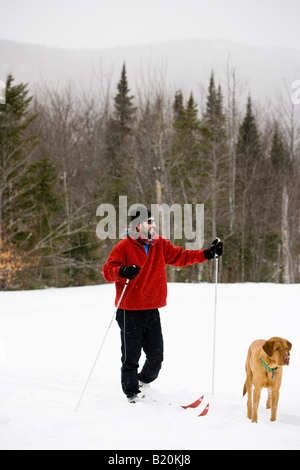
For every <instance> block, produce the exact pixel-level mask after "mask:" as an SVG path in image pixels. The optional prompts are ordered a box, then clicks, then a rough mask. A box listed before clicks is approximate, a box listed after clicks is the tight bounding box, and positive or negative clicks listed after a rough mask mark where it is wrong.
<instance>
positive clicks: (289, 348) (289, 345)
mask: <svg viewBox="0 0 300 470" xmlns="http://www.w3.org/2000/svg"><path fill="white" fill-rule="evenodd" d="M285 341H286V345H287V348H288V350H289V351H290V350H291V349H292V346H293V345H292V343H290V342H289V341H288V340H287V339H286V340H285Z"/></svg>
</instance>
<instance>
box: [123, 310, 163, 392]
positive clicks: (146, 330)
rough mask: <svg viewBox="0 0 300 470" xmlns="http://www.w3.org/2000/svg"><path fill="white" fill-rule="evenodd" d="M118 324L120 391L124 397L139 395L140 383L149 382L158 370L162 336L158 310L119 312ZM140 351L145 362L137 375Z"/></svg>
mask: <svg viewBox="0 0 300 470" xmlns="http://www.w3.org/2000/svg"><path fill="white" fill-rule="evenodd" d="M117 322H118V324H119V327H120V329H121V343H122V347H121V351H122V368H121V382H122V389H123V392H124V393H125V394H126V395H127V397H132V396H133V395H135V394H137V393H138V392H139V383H138V382H139V380H140V381H141V382H144V383H150V382H152V381H153V380H155V379H156V378H157V376H158V374H159V371H160V369H161V363H162V361H163V337H162V331H161V324H160V316H159V311H158V310H157V309H153V310H124V309H118V311H117ZM142 349H143V350H144V352H145V354H146V361H145V364H144V366H143V368H142V370H141V372H140V373H139V374H138V368H139V359H140V356H141V352H142Z"/></svg>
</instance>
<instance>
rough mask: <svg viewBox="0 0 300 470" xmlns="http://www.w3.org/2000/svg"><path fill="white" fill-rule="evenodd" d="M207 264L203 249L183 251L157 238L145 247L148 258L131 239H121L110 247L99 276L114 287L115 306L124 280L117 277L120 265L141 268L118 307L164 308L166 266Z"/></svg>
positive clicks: (143, 249)
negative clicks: (113, 283)
mask: <svg viewBox="0 0 300 470" xmlns="http://www.w3.org/2000/svg"><path fill="white" fill-rule="evenodd" d="M204 261H207V260H206V258H205V256H204V254H203V250H183V248H181V247H179V246H178V247H175V246H173V245H172V243H171V242H170V241H168V240H166V239H165V238H162V237H161V236H159V237H157V239H155V240H153V242H152V244H150V245H149V252H148V256H147V254H146V250H145V248H144V247H143V246H142V245H141V244H140V243H139V242H138V241H137V240H135V239H134V238H130V237H128V238H126V239H124V240H121V241H120V242H119V243H117V245H116V246H115V247H114V248H113V250H112V252H111V254H110V255H109V257H108V260H107V262H106V263H105V265H104V266H103V276H104V279H105V280H106V281H108V282H115V284H116V300H115V305H116V306H117V304H118V301H119V299H120V295H121V293H122V290H123V288H124V285H125V282H126V279H124V278H122V277H121V276H119V269H120V267H121V266H129V265H131V264H136V265H137V266H140V267H141V268H142V269H141V271H140V273H139V275H138V276H137V277H136V278H135V279H132V280H131V281H129V283H128V286H127V289H126V292H125V294H124V297H123V299H122V302H121V304H120V306H119V308H124V309H126V310H147V309H152V308H160V307H164V306H165V305H166V304H167V276H166V268H165V266H166V265H167V264H170V265H172V266H180V267H185V266H189V265H191V264H195V263H203V262H204Z"/></svg>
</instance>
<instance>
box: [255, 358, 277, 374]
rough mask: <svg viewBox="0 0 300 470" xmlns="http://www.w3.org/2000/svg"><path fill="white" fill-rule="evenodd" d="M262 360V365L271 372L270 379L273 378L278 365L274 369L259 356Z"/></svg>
mask: <svg viewBox="0 0 300 470" xmlns="http://www.w3.org/2000/svg"><path fill="white" fill-rule="evenodd" d="M259 359H260V360H261V362H262V365H263V366H264V367H265V368H266V369H267V370H268V371H269V372H273V373H272V379H274V372H276V370H277V369H278V367H274V369H271V367H269V366H267V364H266V363H265V361H264V360H263V359H262V358H261V357H260V358H259Z"/></svg>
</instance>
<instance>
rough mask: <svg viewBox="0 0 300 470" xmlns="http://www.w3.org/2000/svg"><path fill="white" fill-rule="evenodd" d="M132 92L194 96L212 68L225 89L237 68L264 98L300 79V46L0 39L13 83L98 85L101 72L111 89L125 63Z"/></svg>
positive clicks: (0, 60)
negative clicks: (75, 45)
mask: <svg viewBox="0 0 300 470" xmlns="http://www.w3.org/2000/svg"><path fill="white" fill-rule="evenodd" d="M124 61H125V62H126V66H127V74H128V80H129V86H130V88H131V90H132V92H133V93H136V92H137V91H138V90H140V91H141V90H145V89H146V88H147V87H151V86H153V84H154V83H155V84H159V83H161V86H165V87H166V88H167V89H168V90H170V91H175V90H177V89H181V90H182V91H183V92H185V93H190V92H191V91H193V92H194V93H195V95H196V98H197V95H199V94H200V93H201V89H203V88H205V89H207V86H208V80H209V76H210V74H211V71H212V70H214V72H215V77H216V82H217V83H219V82H220V83H221V86H222V88H223V89H224V88H226V86H227V85H226V83H227V82H226V80H227V79H226V76H227V70H228V68H229V69H232V68H233V67H234V68H235V69H236V75H237V82H238V85H240V86H241V88H242V89H243V91H244V92H246V94H247V95H248V93H251V95H252V96H253V98H254V100H259V101H260V102H265V100H270V99H273V98H275V97H276V96H278V93H279V91H280V90H283V89H284V88H286V89H290V90H291V93H292V83H293V81H295V80H297V79H300V50H298V49H290V48H284V47H254V46H245V45H242V44H237V43H233V42H229V41H226V40H224V41H222V40H209V39H194V40H192V39H191V40H180V41H170V42H164V43H161V44H152V45H148V46H124V47H117V48H112V49H102V50H101V49H100V50H77V49H74V50H73V49H60V48H57V47H47V46H39V45H31V44H23V43H18V42H14V41H7V40H3V39H0V80H5V78H6V76H7V75H8V74H9V73H13V75H14V76H15V79H16V81H17V82H21V81H22V82H28V83H29V85H30V88H31V90H34V89H35V87H36V86H37V85H43V83H47V84H48V85H50V86H55V87H57V86H59V87H61V86H62V87H63V86H64V85H65V84H66V83H68V82H72V83H73V84H74V85H75V86H78V87H80V88H87V89H91V88H92V89H95V90H97V87H98V88H99V76H101V77H102V80H104V81H105V82H106V83H109V82H110V83H111V90H112V91H114V90H115V87H116V83H117V81H118V79H119V76H120V72H121V67H122V64H123V62H124Z"/></svg>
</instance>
